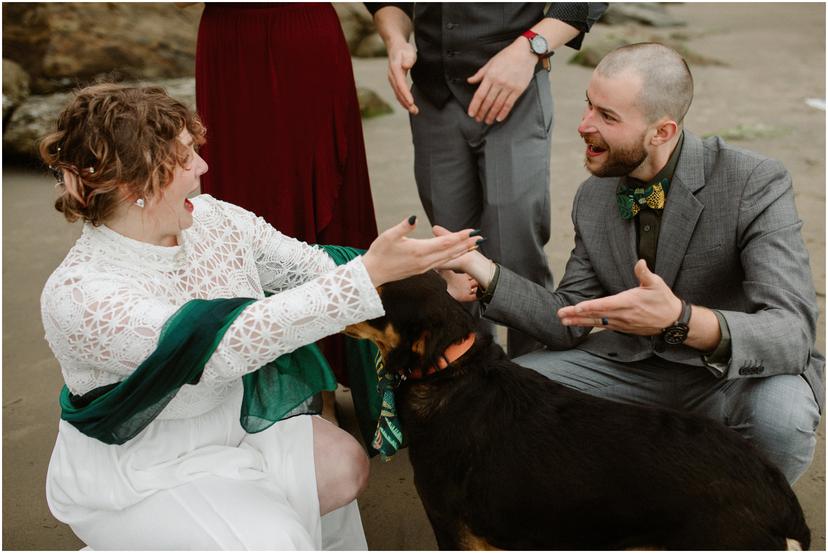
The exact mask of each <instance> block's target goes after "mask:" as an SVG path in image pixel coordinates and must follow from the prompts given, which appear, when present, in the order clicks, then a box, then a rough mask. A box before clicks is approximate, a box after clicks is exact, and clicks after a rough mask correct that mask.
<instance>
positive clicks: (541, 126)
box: [410, 71, 553, 357]
mask: <svg viewBox="0 0 828 553" xmlns="http://www.w3.org/2000/svg"><path fill="white" fill-rule="evenodd" d="M412 94H413V95H414V101H415V102H416V104H417V106H418V107H419V108H420V113H419V114H418V115H414V116H410V120H411V134H412V136H413V140H414V176H415V178H416V180H417V190H418V192H419V195H420V201H421V202H422V204H423V208H424V210H425V212H426V215H428V219H429V221H430V222H431V224H433V225H434V224H436V225H441V226H443V227H446V228H447V229H449V230H451V231H458V230H461V229H464V228H479V229H481V230H482V234H483V236H484V237H485V238H486V239H487V240H486V242H484V243H483V244H482V245H481V247H480V250H481V252H482V253H484V254H485V255H486V256H487V257H489V258H490V259H493V260H495V261H497V262H498V263H500V264H502V265H503V266H505V267H508V268H509V269H511V270H512V271H514V272H516V273H517V274H519V275H521V276H524V277H526V278H528V279H529V280H532V281H533V282H536V283H538V284H540V285H542V286H544V287H546V288H549V289H552V285H553V283H552V273H551V272H550V270H549V264H548V262H547V259H546V255H545V254H544V251H543V246H544V245H545V244H546V243H547V242H548V241H549V227H550V218H551V215H550V206H549V154H550V145H551V140H550V134H551V130H552V93H551V90H550V85H549V74H548V73H547V72H546V71H540V72H538V73H536V74H535V76H534V78H533V79H532V81H531V82H530V83H529V86H528V87H527V89H526V91H525V92H524V93H523V95H522V96H521V97H520V99H519V100H518V101H517V102H516V104H515V106H514V108H513V109H512V112H511V113H510V114H509V117H508V118H507V119H506V120H505V121H504V122H502V123H495V124H494V125H491V126H489V125H486V124H485V123H478V122H477V121H475V120H474V119H472V118H471V117H469V116H468V114H467V113H466V110H467V109H468V106H465V105H463V104H461V103H460V102H459V101H457V99H455V98H451V99H450V100H449V101H448V102H447V103H446V105H445V106H443V107H442V108H437V107H435V106H434V105H433V104H431V103H430V102H429V101H428V100H427V99H426V98H425V97H424V96H423V95H422V94H421V93H419V91H418V90H417V86H416V85H415V86H414V87H413V88H412ZM486 324H490V323H486ZM489 328H490V329H491V327H489ZM490 331H491V330H490ZM538 347H540V345H539V344H538V343H537V342H535V340H533V339H532V338H530V337H529V336H527V335H525V334H523V333H520V332H518V331H515V330H512V329H509V331H508V348H507V349H508V352H509V355H510V357H514V356H517V355H521V354H523V353H527V352H529V351H532V350H534V349H537V348H538Z"/></svg>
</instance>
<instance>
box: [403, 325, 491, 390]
mask: <svg viewBox="0 0 828 553" xmlns="http://www.w3.org/2000/svg"><path fill="white" fill-rule="evenodd" d="M474 336H475V335H474V332H472V333H471V334H469V335H468V336H466V337H465V338H464V339H463V340H462V341H460V342H455V343H453V344H451V345H450V346H449V347H447V348H446V350H445V351H444V352H443V354H442V355H441V356H440V358H439V359H438V360H437V365H436V366H435V365H432V366H430V367H428V368H427V369H425V370H423V369H420V368H417V369H414V370H412V371H409V372H408V374H407V375H406V378H408V379H410V380H419V379H420V378H424V377H426V376H429V375H432V374H434V373H436V372H439V371H442V370H443V369H445V368H446V367H448V366H449V365H451V364H452V363H454V362H455V361H457V360H458V359H460V358H461V357H463V355H464V354H465V353H466V352H467V351H469V350H470V349H471V347H472V346H473V345H474Z"/></svg>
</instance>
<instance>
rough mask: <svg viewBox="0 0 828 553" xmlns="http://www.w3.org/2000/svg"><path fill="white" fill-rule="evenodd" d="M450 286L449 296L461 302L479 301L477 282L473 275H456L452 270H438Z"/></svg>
mask: <svg viewBox="0 0 828 553" xmlns="http://www.w3.org/2000/svg"><path fill="white" fill-rule="evenodd" d="M437 272H438V273H439V274H440V276H441V277H443V280H445V281H446V284H447V285H448V293H449V295H450V296H451V297H452V298H454V299H455V300H457V301H459V302H461V303H462V302H469V301H475V300H477V281H476V280H474V278H473V277H472V276H471V275H467V274H465V273H455V272H454V271H452V270H451V269H437Z"/></svg>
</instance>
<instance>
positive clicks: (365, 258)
mask: <svg viewBox="0 0 828 553" xmlns="http://www.w3.org/2000/svg"><path fill="white" fill-rule="evenodd" d="M374 261H375V260H374V256H373V255H372V254H371V251H370V250H369V251H367V252H365V253H364V254H362V264H363V265H364V266H365V271H366V272H367V273H368V276H369V277H370V278H371V284H373V285H374V288H377V287H379V286H381V285H383V284H385V282H386V281H385V280H384V277H383V275H382V270H381V269H379V267H380V266H381V264H380V265H379V266H378V265H377V264H376V263H374Z"/></svg>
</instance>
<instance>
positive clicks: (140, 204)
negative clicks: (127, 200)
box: [135, 198, 144, 209]
mask: <svg viewBox="0 0 828 553" xmlns="http://www.w3.org/2000/svg"><path fill="white" fill-rule="evenodd" d="M135 205H137V206H138V207H140V208H142V209H143V207H144V199H143V198H138V199H137V200H135Z"/></svg>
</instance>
